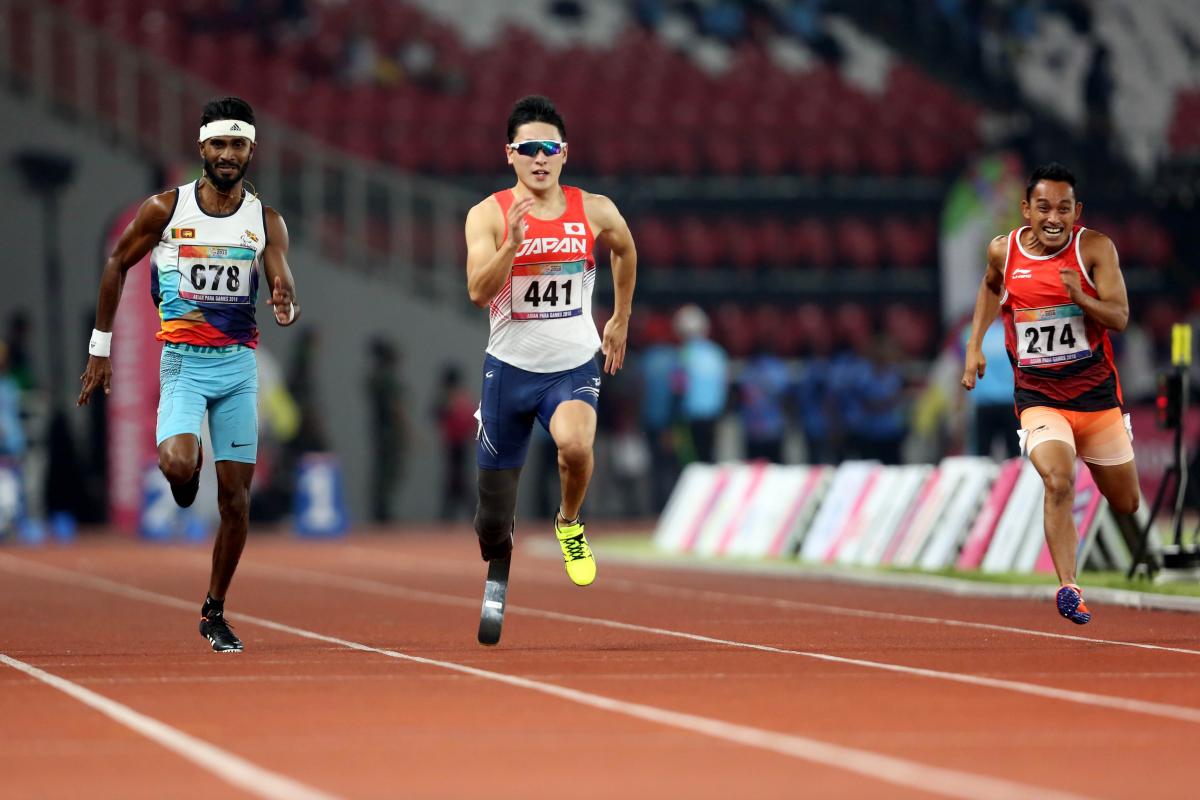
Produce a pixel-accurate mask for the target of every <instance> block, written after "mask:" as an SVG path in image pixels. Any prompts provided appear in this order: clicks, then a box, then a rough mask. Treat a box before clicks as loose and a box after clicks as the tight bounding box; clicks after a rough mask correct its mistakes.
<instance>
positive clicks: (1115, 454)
mask: <svg viewBox="0 0 1200 800" xmlns="http://www.w3.org/2000/svg"><path fill="white" fill-rule="evenodd" d="M1017 435H1018V436H1019V437H1020V439H1021V452H1022V453H1024V454H1025V455H1029V454H1030V453H1031V452H1033V448H1035V447H1037V446H1038V445H1039V444H1041V443H1042V442H1047V441H1050V440H1051V439H1057V440H1058V441H1060V442H1066V443H1067V444H1069V445H1070V446H1071V449H1072V450H1074V451H1075V453H1076V455H1078V456H1079V457H1080V458H1082V459H1083V460H1084V461H1086V462H1087V463H1089V464H1098V465H1100V466H1102V467H1113V466H1116V465H1117V464H1124V463H1126V462H1127V461H1132V460H1133V428H1132V427H1131V426H1130V424H1129V415H1128V414H1122V413H1121V409H1119V408H1108V409H1105V410H1104V411H1066V410H1064V409H1061V408H1049V407H1047V406H1034V407H1032V408H1027V409H1025V410H1024V411H1022V412H1021V430H1019V431H1017Z"/></svg>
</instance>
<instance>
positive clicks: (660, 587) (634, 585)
mask: <svg viewBox="0 0 1200 800" xmlns="http://www.w3.org/2000/svg"><path fill="white" fill-rule="evenodd" d="M344 549H345V550H346V551H348V552H350V553H351V554H352V555H353V556H354V558H352V559H346V560H347V561H354V562H357V563H363V562H364V561H365V562H369V563H371V564H373V565H374V566H376V567H378V566H380V565H381V564H387V562H384V561H382V560H381V559H380V554H381V553H382V552H383V551H372V550H371V549H370V548H366V547H363V546H361V545H346V546H345V548H344ZM410 560H411V559H410ZM455 563H457V562H447V561H443V560H441V559H421V561H420V562H419V564H415V565H414V568H415V569H419V570H424V571H433V570H434V569H436V570H437V571H438V572H441V573H443V574H456V575H464V576H465V575H466V574H467V572H466V571H465V570H464V569H462V568H461V567H457V568H456V567H455V566H454V564H455ZM635 566H637V567H638V568H646V569H653V567H649V566H648V565H645V564H637V565H635ZM391 569H392V570H394V571H396V572H400V571H401V570H399V569H396V568H395V567H394V566H392V567H391ZM680 570H681V571H683V568H680ZM521 580H523V581H526V580H528V581H533V582H536V583H542V584H560V583H562V580H560V579H558V578H556V577H550V576H546V575H540V574H536V573H531V574H528V575H522V576H521ZM592 588H593V589H617V590H619V591H625V592H630V593H633V594H641V593H646V594H657V595H660V596H663V597H677V598H680V599H690V600H695V599H700V600H715V601H718V602H721V603H740V604H743V605H763V606H770V607H773V608H781V609H788V610H797V611H813V612H819V613H824V614H833V615H837V616H846V617H859V618H861V619H878V620H889V621H892V622H912V623H918V624H923V625H945V626H947V627H950V628H967V629H972V630H980V631H989V632H993V633H1011V634H1015V635H1019V636H1036V637H1041V638H1045V639H1060V640H1064V641H1071V642H1086V643H1088V644H1106V645H1111V646H1113V647H1133V648H1136V649H1139V650H1156V651H1159V652H1165V653H1181V654H1183V655H1189V656H1200V650H1195V649H1189V648H1186V647H1169V646H1167V645H1160V644H1147V643H1145V642H1127V641H1122V640H1120V639H1098V638H1095V637H1092V636H1079V635H1077V634H1070V633H1052V632H1050V631H1040V630H1036V629H1034V628H1017V627H1013V626H1010V625H994V624H992V623H988V622H971V621H969V620H959V619H947V618H944V617H926V616H921V615H917V614H900V613H897V612H893V611H874V610H871V609H864V608H850V607H848V606H835V605H828V604H825V603H811V602H807V601H804V600H786V599H782V598H775V597H762V596H761V595H752V594H733V593H731V592H718V591H714V590H711V589H689V588H686V587H682V586H667V585H664V584H657V583H645V582H642V581H633V580H629V579H628V578H612V577H608V578H605V579H604V580H603V581H601V582H599V583H597V584H595V585H594V587H592ZM872 588H883V589H887V588H889V587H872ZM900 588H903V587H900ZM988 599H993V598H988ZM999 599H1003V598H999ZM1050 613H1056V612H1051V611H1047V614H1050Z"/></svg>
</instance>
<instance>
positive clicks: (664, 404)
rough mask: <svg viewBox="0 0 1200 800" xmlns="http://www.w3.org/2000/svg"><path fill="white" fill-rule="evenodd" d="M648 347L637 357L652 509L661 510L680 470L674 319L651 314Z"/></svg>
mask: <svg viewBox="0 0 1200 800" xmlns="http://www.w3.org/2000/svg"><path fill="white" fill-rule="evenodd" d="M642 341H643V342H644V343H645V344H646V349H645V350H643V351H642V353H641V355H640V356H639V357H638V358H637V363H638V365H639V367H640V370H639V371H640V376H641V394H642V403H641V423H642V431H643V432H644V433H645V435H646V445H647V449H648V450H649V452H650V506H651V508H650V510H651V511H652V512H654V513H657V512H659V511H662V509H663V507H664V506H665V505H666V504H667V498H668V497H670V494H671V488H672V487H673V486H674V485H675V478H676V476H677V475H678V474H679V459H678V457H677V455H676V451H675V435H674V427H675V422H676V419H677V418H678V399H679V397H678V395H679V392H678V389H679V385H678V384H679V382H680V379H681V373H680V366H679V351H678V349H677V348H676V347H675V345H674V344H673V343H672V341H671V323H670V320H669V319H667V318H666V317H665V316H662V315H658V314H653V313H652V314H651V316H650V317H649V318H648V319H647V321H646V326H645V329H644V330H643V331H642Z"/></svg>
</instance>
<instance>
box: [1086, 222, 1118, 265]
mask: <svg viewBox="0 0 1200 800" xmlns="http://www.w3.org/2000/svg"><path fill="white" fill-rule="evenodd" d="M1079 249H1080V250H1081V251H1082V254H1083V257H1084V259H1085V260H1086V261H1089V262H1090V261H1093V260H1094V259H1095V258H1096V257H1097V256H1103V255H1107V254H1108V253H1110V252H1116V249H1117V246H1116V245H1115V244H1113V240H1112V239H1110V238H1108V236H1106V235H1105V234H1103V233H1101V232H1100V231H1097V230H1092V229H1091V228H1084V229H1083V232H1082V233H1080V234H1079Z"/></svg>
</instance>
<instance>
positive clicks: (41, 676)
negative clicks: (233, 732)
mask: <svg viewBox="0 0 1200 800" xmlns="http://www.w3.org/2000/svg"><path fill="white" fill-rule="evenodd" d="M0 664H6V665H8V666H10V667H12V668H13V669H15V670H17V671H19V672H23V673H25V674H26V675H28V676H29V677H31V678H34V679H35V680H39V681H41V682H42V683H44V684H46V685H47V686H51V687H53V688H55V689H58V690H59V691H60V692H62V693H64V694H66V695H69V696H71V697H73V698H74V699H76V700H78V701H79V702H81V703H83V704H84V705H85V706H88V707H89V708H91V709H93V710H95V711H99V712H100V713H101V714H103V715H104V716H106V717H108V718H109V719H111V720H113V721H114V722H117V723H119V724H121V725H124V726H125V727H126V728H129V729H130V730H132V731H135V732H137V733H140V734H141V735H142V736H145V737H146V738H147V739H149V740H150V741H152V742H154V743H155V744H157V745H159V746H161V747H164V748H166V749H167V750H170V751H171V752H173V753H175V754H176V755H178V756H180V757H182V758H184V759H185V760H187V761H190V762H192V763H193V764H195V765H196V766H198V767H200V768H201V769H202V770H204V771H205V772H208V773H211V774H212V775H213V776H215V777H216V778H218V779H220V780H222V781H225V782H226V783H228V784H230V785H231V786H235V787H237V788H238V789H242V790H243V791H246V792H249V793H250V794H252V795H255V796H256V797H266V798H271V800H293V799H294V800H333V795H329V794H326V793H325V792H321V791H318V790H316V789H313V788H311V787H309V786H305V785H304V784H302V783H300V782H298V781H294V780H292V779H291V778H287V777H284V776H283V775H280V774H278V773H276V772H271V771H270V770H267V769H263V768H262V767H259V766H257V765H255V764H251V763H250V762H249V761H247V760H246V759H244V758H241V757H239V756H236V755H234V754H233V753H231V752H229V751H228V750H222V749H221V748H219V747H217V746H215V745H211V744H209V743H208V742H206V741H204V740H202V739H197V738H196V737H194V736H190V735H188V734H186V733H184V732H183V731H181V730H177V729H175V728H172V727H171V726H170V725H167V724H165V723H163V722H159V721H158V720H156V719H154V718H153V717H148V716H146V715H145V714H142V713H139V712H137V711H134V710H133V709H132V708H130V707H129V706H126V705H122V704H121V703H118V702H117V701H116V700H110V699H109V698H107V697H105V696H104V695H100V694H96V693H95V692H93V691H92V690H91V689H85V688H84V687H82V686H80V685H79V684H77V683H72V682H71V681H69V680H67V679H66V678H61V677H59V676H58V675H53V674H51V673H49V672H46V671H45V670H42V669H38V668H37V667H35V666H33V665H32V664H27V663H25V662H24V661H19V660H17V659H15V658H12V657H11V656H6V655H5V654H3V653H0Z"/></svg>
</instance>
